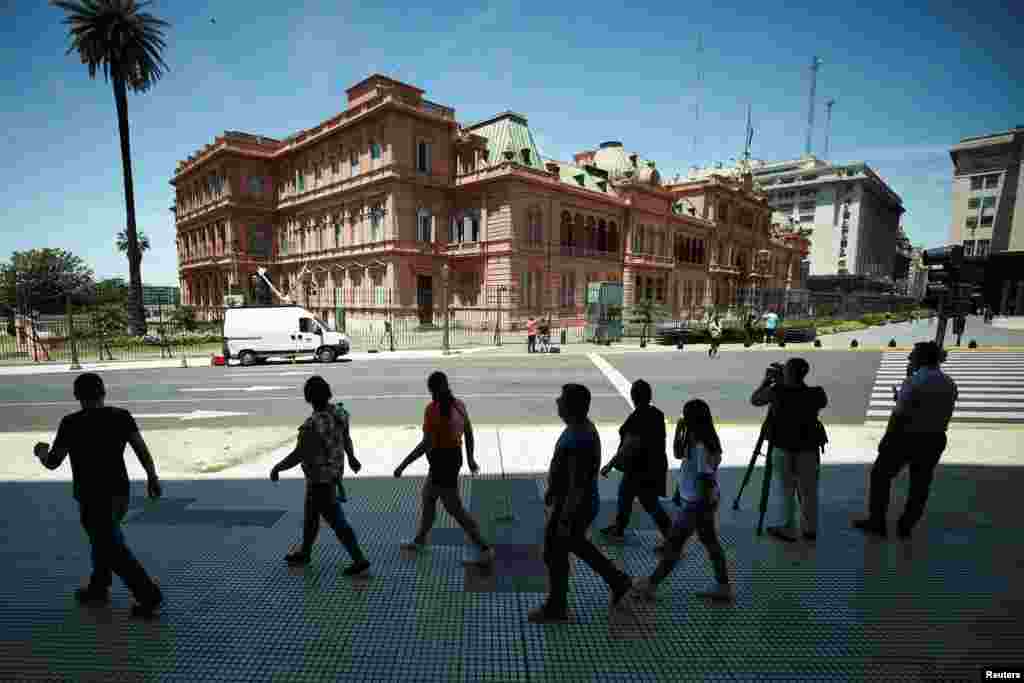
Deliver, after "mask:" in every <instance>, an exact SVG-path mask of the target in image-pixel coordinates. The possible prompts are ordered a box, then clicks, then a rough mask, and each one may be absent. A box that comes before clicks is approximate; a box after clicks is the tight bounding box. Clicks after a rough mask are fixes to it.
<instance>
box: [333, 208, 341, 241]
mask: <svg viewBox="0 0 1024 683" xmlns="http://www.w3.org/2000/svg"><path fill="white" fill-rule="evenodd" d="M334 246H335V247H340V246H341V214H338V215H337V216H335V217H334Z"/></svg>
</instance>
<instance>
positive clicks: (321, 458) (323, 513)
mask: <svg viewBox="0 0 1024 683" xmlns="http://www.w3.org/2000/svg"><path fill="white" fill-rule="evenodd" d="M303 394H304V395H305V398H306V402H307V403H309V404H310V405H311V406H313V414H312V415H311V416H310V417H308V418H307V419H306V421H305V422H303V423H302V426H301V427H299V439H298V443H297V445H296V447H295V450H293V451H292V452H291V453H290V454H289V455H288V457H286V458H285V459H284V460H282V461H281V462H279V463H278V464H276V465H274V467H273V469H271V470H270V480H271V481H277V480H278V474H279V473H280V472H282V471H284V470H288V469H291V468H292V467H295V466H296V465H298V464H299V463H300V462H301V463H302V471H303V473H304V474H305V475H306V502H305V508H304V520H303V526H302V547H301V548H300V549H299V550H297V551H295V552H292V553H289V554H288V555H286V556H285V558H284V559H285V562H287V563H288V564H290V565H299V566H301V565H307V564H309V562H310V559H311V553H312V550H313V543H315V542H316V537H317V534H318V532H319V531H320V518H321V517H323V518H324V519H325V520H327V523H328V524H330V525H331V528H332V529H334V533H335V534H336V535H337V536H338V540H339V541H341V544H342V545H344V546H345V550H347V551H348V554H349V555H350V556H351V557H352V564H351V565H349V566H348V567H346V568H345V571H344V572H343V573H344V574H345V576H356V575H357V574H362V573H363V572H365V571H366V570H367V569H369V568H370V561H369V560H367V559H366V556H365V555H363V551H362V549H361V548H360V547H359V541H358V540H357V539H356V532H355V531H354V530H353V529H352V527H351V526H350V525H349V523H348V520H346V519H345V512H344V511H343V510H342V508H341V503H340V502H339V501H338V494H339V492H341V491H343V489H341V473H342V470H343V467H344V457H345V451H347V452H348V460H349V464H350V465H351V466H352V469H353V470H354V471H356V472H358V471H359V470H360V464H359V461H358V460H356V459H355V454H354V453H353V450H352V438H351V436H350V435H349V424H348V420H347V417H348V414H347V413H345V412H344V410H342V411H341V412H339V411H338V410H336V409H335V408H333V407H332V406H331V404H330V401H331V387H330V386H329V385H328V384H327V381H326V380H325V379H324V378H323V377H320V376H319V375H314V376H313V377H310V378H309V379H308V380H306V386H305V387H304V389H303Z"/></svg>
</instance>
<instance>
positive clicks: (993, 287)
mask: <svg viewBox="0 0 1024 683" xmlns="http://www.w3.org/2000/svg"><path fill="white" fill-rule="evenodd" d="M1022 149H1024V127H1020V126H1018V127H1017V128H1013V129H1012V130H1008V131H1005V132H1002V133H995V134H992V135H982V136H978V137H970V138H964V139H963V140H961V141H960V142H959V143H958V144H956V145H953V147H952V148H951V149H950V151H949V156H950V159H951V160H952V162H953V207H952V225H951V226H950V239H951V241H952V242H953V243H954V244H963V245H964V253H965V255H970V256H982V257H986V259H987V262H986V265H985V276H986V281H985V302H986V303H987V304H988V305H990V306H992V308H993V309H995V310H996V311H998V312H999V313H1001V314H1003V315H1024V211H1017V210H1016V208H1017V207H1016V204H1017V198H1018V197H1020V196H1022V195H1024V176H1022V175H1021V172H1020V164H1021V155H1022Z"/></svg>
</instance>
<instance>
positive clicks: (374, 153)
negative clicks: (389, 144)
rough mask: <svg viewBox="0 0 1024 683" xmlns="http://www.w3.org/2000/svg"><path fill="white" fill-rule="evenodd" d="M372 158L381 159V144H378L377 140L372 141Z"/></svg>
mask: <svg viewBox="0 0 1024 683" xmlns="http://www.w3.org/2000/svg"><path fill="white" fill-rule="evenodd" d="M370 158H371V159H380V145H378V144H377V143H376V142H371V143H370Z"/></svg>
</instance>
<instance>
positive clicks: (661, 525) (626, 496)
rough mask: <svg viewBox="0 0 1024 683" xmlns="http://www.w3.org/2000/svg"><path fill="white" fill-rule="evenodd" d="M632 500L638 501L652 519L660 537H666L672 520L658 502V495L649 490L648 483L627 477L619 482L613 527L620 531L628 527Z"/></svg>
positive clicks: (631, 511) (631, 512)
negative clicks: (617, 504) (616, 509)
mask: <svg viewBox="0 0 1024 683" xmlns="http://www.w3.org/2000/svg"><path fill="white" fill-rule="evenodd" d="M634 498H639V499H640V504H641V505H642V506H643V508H644V510H646V511H647V514H649V515H650V516H651V517H652V518H653V519H654V523H655V524H657V525H658V529H659V530H660V531H661V533H662V535H663V536H666V537H667V536H668V533H669V530H670V529H671V528H672V520H671V519H670V518H669V516H668V514H667V513H666V512H665V510H664V509H662V507H661V503H660V502H658V494H657V493H656V492H654V491H653V490H651V488H650V484H649V483H645V482H636V481H633V480H630V479H629V478H628V477H627V478H623V480H622V481H621V482H619V507H618V511H617V512H616V514H615V526H616V527H617V528H618V529H620V530H625V529H626V527H628V526H629V518H630V517H631V516H632V514H633V499H634Z"/></svg>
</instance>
